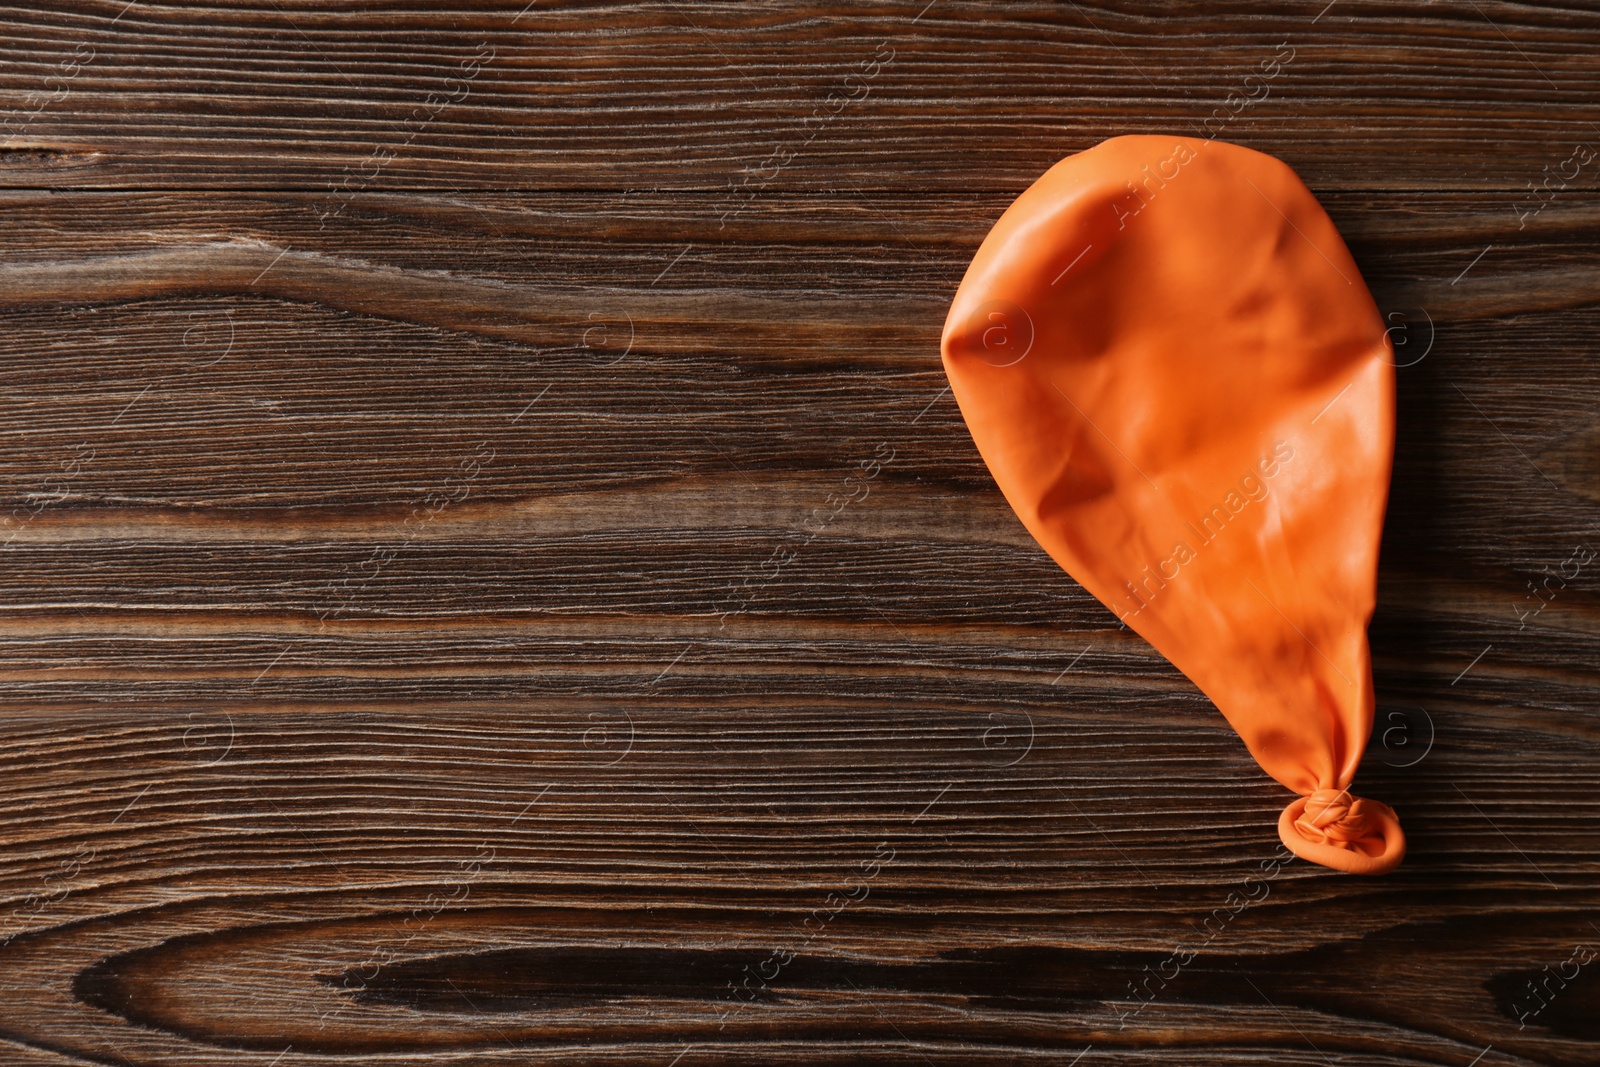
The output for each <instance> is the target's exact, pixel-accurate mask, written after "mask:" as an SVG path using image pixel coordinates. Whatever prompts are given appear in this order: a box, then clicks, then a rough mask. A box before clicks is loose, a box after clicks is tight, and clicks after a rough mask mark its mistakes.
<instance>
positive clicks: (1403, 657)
mask: <svg viewBox="0 0 1600 1067" xmlns="http://www.w3.org/2000/svg"><path fill="white" fill-rule="evenodd" d="M0 47H3V53H4V55H3V59H4V62H3V64H0V109H3V112H0V113H3V117H0V124H3V125H0V145H3V146H4V148H3V150H0V205H3V207H0V235H3V238H0V239H3V249H4V253H3V257H0V322H3V329H0V360H3V367H4V383H5V390H4V394H3V398H0V401H3V404H4V414H3V416H0V445H3V447H0V494H3V499H0V516H3V519H0V526H3V528H4V538H3V540H4V556H3V559H0V767H3V771H4V774H3V777H0V856H3V862H0V985H3V993H4V995H3V997H0V1063H3V1064H7V1065H9V1064H39V1065H62V1064H90V1063H96V1064H128V1065H138V1067H144V1065H155V1064H160V1065H198V1064H245V1065H260V1067H267V1065H273V1064H275V1065H279V1067H305V1065H313V1064H318V1065H320V1064H328V1063H341V1064H372V1065H376V1064H380V1063H381V1064H385V1065H399V1064H405V1065H410V1064H418V1065H420V1064H451V1065H502V1064H532V1063H539V1064H557V1063H559V1064H580V1063H585V1064H587V1063H595V1064H654V1065H659V1067H671V1065H674V1064H676V1065H678V1067H693V1065H700V1064H712V1063H749V1064H806V1065H810V1064H841V1065H842V1064H868V1063H872V1064H880V1063H881V1064H888V1063H896V1064H900V1063H904V1064H920V1063H926V1064H938V1065H946V1064H949V1065H957V1064H1019V1063H1022V1064H1052V1065H1061V1067H1067V1065H1070V1064H1082V1065H1084V1067H1094V1065H1097V1064H1152V1065H1154V1064H1162V1065H1196V1067H1200V1065H1204V1067H1218V1065H1222V1067H1228V1065H1243V1064H1257V1065H1264V1064H1273V1065H1277V1064H1291V1065H1302V1064H1303V1065H1316V1064H1328V1065H1334V1064H1337V1065H1341V1067H1346V1065H1348V1067H1354V1065H1377V1064H1386V1065H1387V1064H1394V1065H1399V1064H1406V1065H1420V1064H1430V1065H1458V1067H1467V1065H1469V1064H1481V1065H1483V1067H1506V1065H1513V1064H1525V1065H1526V1064H1600V959H1594V957H1595V954H1596V953H1597V952H1600V790H1597V787H1600V766H1597V763H1596V756H1597V754H1600V695H1597V689H1596V683H1597V681H1600V678H1597V674H1600V555H1597V550H1600V525H1597V523H1600V403H1597V402H1600V369H1597V367H1596V365H1595V361H1594V351H1595V349H1596V346H1597V344H1600V254H1597V238H1600V201H1597V199H1596V195H1595V194H1596V192H1597V191H1600V156H1597V153H1600V125H1597V124H1600V12H1597V11H1596V10H1595V9H1594V8H1593V5H1590V6H1589V7H1588V9H1587V10H1586V9H1585V8H1584V6H1583V5H1578V4H1572V3H1568V4H1559V3H1557V4H1547V5H1545V4H1541V5H1533V4H1515V3H1500V2H1494V0H1466V2H1454V0H1452V2H1444V3H1431V2H1429V3H1424V2H1420V0H1412V2H1406V3H1382V4H1377V3H1363V2H1354V0H1337V2H1336V3H1333V4H1326V0H1310V2H1307V3H1300V2H1298V0H1295V2H1287V3H1270V4H1258V3H1248V2H1235V3H1208V4H1205V5H1200V6H1182V7H1176V8H1173V9H1168V8H1167V7H1165V6H1163V5H1156V4H1117V5H1115V6H1105V5H1102V4H1097V3H1095V4H1091V3H1077V2H1071V0H1069V2H1066V3H1012V2H1006V3H993V2H991V3H977V2H967V0H934V2H933V3H927V2H926V0H914V2H910V3H871V4H868V3H862V4H851V5H837V6H822V5H814V4H783V5H747V4H736V3H714V2H705V0H660V2H652V3H648V4H636V5H622V4H610V3H574V2H565V0H563V2H555V0H535V2H533V3H531V4H527V5H526V6H524V0H513V2H504V3H502V2H489V0H486V2H483V3H478V4H468V3H458V4H456V5H455V6H454V7H450V8H446V7H444V6H442V5H440V4H439V3H438V2H437V0H384V2H381V3H380V2H377V0H341V2H329V0H317V2H311V0H239V2H233V0H229V2H226V3H222V4H212V5H200V4H187V3H173V2H166V0H134V2H132V3H128V2H127V0H48V2H46V0H38V2H31V3H25V4H18V3H4V4H0ZM1286 54H1288V55H1290V56H1291V58H1290V59H1289V60H1287V61H1285V60H1284V58H1283V57H1284V56H1285V55H1286ZM1274 59H1276V61H1277V64H1278V69H1277V70H1276V72H1275V73H1273V74H1270V75H1268V74H1266V73H1264V72H1265V71H1266V70H1267V66H1264V64H1269V63H1271V62H1272V61H1273V60H1274ZM1213 115H1220V116H1222V118H1216V119H1213V121H1212V123H1211V125H1210V127H1208V128H1206V129H1209V130H1210V132H1213V133H1216V134H1217V135H1218V136H1221V137H1223V138H1225V139H1227V140H1232V141H1237V142H1240V143H1243V144H1247V145H1250V146H1252V147H1255V148H1259V149H1262V150H1264V151H1267V152H1271V153H1274V154H1276V155H1278V156H1280V157H1281V158H1283V159H1284V160H1286V161H1287V162H1289V163H1290V164H1291V165H1292V166H1294V167H1295V168H1296V169H1297V170H1298V171H1299V172H1300V173H1301V175H1302V176H1303V177H1304V178H1305V179H1306V181H1307V182H1308V184H1309V185H1310V186H1311V187H1312V189H1313V190H1314V191H1315V192H1316V193H1317V195H1318V196H1319V197H1320V198H1321V199H1322V200H1323V202H1324V203H1325V204H1326V206H1327V208H1328V210H1329V212H1330V213H1331V214H1332V216H1333V218H1334V220H1335V222H1336V223H1337V224H1338V225H1339V227H1340V228H1341V230H1342V231H1343V232H1344V233H1345V235H1346V237H1347V239H1348V241H1349V243H1350V245H1351V248H1352V250H1353V251H1354V253H1355V256H1356V259H1357V261H1358V262H1359V263H1360V265H1361V268H1362V270H1363V271H1364V272H1365V274H1366V277H1367V280H1368V282H1369V284H1370V285H1371V287H1372V289H1373V292H1374V294H1375V295H1376V297H1377V299H1378V301H1379V303H1380V305H1381V307H1382V308H1383V309H1384V311H1385V313H1386V314H1388V315H1390V316H1391V320H1390V321H1391V322H1392V323H1394V325H1395V329H1396V333H1395V336H1396V340H1397V342H1398V343H1399V345H1400V352H1401V357H1402V362H1403V363H1405V364H1407V365H1406V366H1405V367H1404V368H1403V369H1402V370H1400V371H1399V382H1400V393H1401V408H1400V422H1399V426H1400V430H1399V443H1398V458H1397V466H1396V481H1395V491H1394V496H1393V502H1392V507H1391V512H1390V516H1389V522H1388V527H1387V530H1386V533H1385V540H1384V546H1383V568H1382V577H1381V581H1380V605H1379V609H1378V612H1377V616H1376V619H1375V621H1374V624H1373V629H1372V635H1373V643H1374V652H1375V659H1376V672H1377V685H1378V692H1379V699H1380V707H1379V722H1378V726H1377V729H1376V731H1375V734H1374V738H1373V745H1372V748H1371V749H1370V751H1369V752H1368V754H1367V757H1366V760H1365V763H1364V765H1363V770H1362V774H1361V777H1360V779H1358V782H1357V789H1358V791H1359V792H1361V793H1363V794H1365V795H1368V796H1372V797H1376V798H1380V799H1382V800H1385V801H1387V802H1390V803H1392V804H1393V805H1394V806H1395V807H1396V808H1397V809H1398V810H1399V812H1400V814H1401V817H1402V819H1403V820H1404V823H1405V826H1406V829H1407V831H1408V834H1409V836H1410V842H1411V852H1410V856H1409V858H1408V859H1407V861H1406V863H1405V865H1404V867H1403V868H1402V869H1401V870H1400V871H1399V872H1398V873H1396V874H1394V875H1391V876H1389V877H1387V878H1383V879H1357V878H1350V877H1344V876H1339V875H1336V874H1333V873H1331V872H1329V871H1326V870H1324V869H1322V868H1317V867H1313V866H1311V865H1308V864H1306V863H1304V862H1301V861H1291V862H1287V863H1283V864H1282V865H1281V867H1280V866H1279V864H1278V862H1277V861H1276V860H1275V857H1279V856H1280V855H1281V853H1280V851H1279V847H1278V842H1277V840H1276V835H1275V832H1274V823H1275V820H1276V817H1277V813H1278V811H1279V810H1280V808H1281V807H1282V806H1283V804H1284V803H1285V802H1286V801H1287V800H1288V796H1287V794H1286V793H1285V791H1284V790H1283V789H1282V788H1281V787H1279V786H1277V785H1276V784H1275V783H1273V782H1271V781H1270V780H1269V779H1267V778H1266V777H1265V775H1264V774H1262V772H1261V771H1260V770H1259V769H1258V768H1257V767H1256V765H1255V764H1254V763H1253V762H1252V761H1251V759H1250V758H1249V756H1248V755H1247V754H1246V752H1245V751H1244V748H1243V746H1242V745H1241V744H1240V742H1239V741H1238V739H1237V737H1236V736H1235V735H1234V734H1233V733H1232V732H1231V731H1230V730H1229V729H1228V727H1227V726H1226V724H1225V723H1224V721H1223V720H1222V718H1221V717H1220V716H1219V715H1218V714H1217V713H1216V711H1215V709H1214V708H1212V707H1211V705H1210V704H1209V702H1208V701H1206V700H1205V699H1204V698H1203V697H1201V696H1200V694H1199V693H1198V692H1197V691H1196V690H1195V688H1194V687H1193V686H1192V685H1191V684H1190V683H1189V682H1188V681H1187V680H1186V679H1184V678H1183V677H1182V676H1181V675H1179V674H1178V673H1177V672H1175V671H1174V670H1173V669H1172V668H1170V667H1169V666H1168V665H1167V664H1165V662H1164V661H1163V660H1162V659H1161V658H1160V657H1158V656H1157V655H1156V654H1155V653H1154V652H1153V651H1152V650H1151V649H1150V648H1149V647H1148V646H1146V645H1145V644H1144V643H1143V642H1142V641H1141V640H1139V639H1138V638H1136V637H1135V636H1133V635H1132V634H1130V633H1129V632H1128V631H1126V630H1122V629H1119V628H1118V626H1117V625H1116V624H1115V620H1114V619H1113V618H1112V616H1111V615H1110V613H1109V612H1107V611H1106V610H1104V609H1103V608H1101V607H1100V606H1098V605H1097V604H1096V603H1095V602H1094V601H1092V600H1091V598H1089V597H1088V596H1087V595H1086V594H1085V593H1084V592H1083V591H1082V590H1081V589H1080V588H1079V587H1078V586H1077V585H1076V584H1075V583H1073V582H1072V581H1071V580H1070V579H1068V578H1067V577H1066V576H1065V575H1064V574H1063V573H1061V572H1060V571H1059V570H1058V569H1057V568H1056V567H1055V565H1054V564H1052V563H1051V562H1050V561H1049V560H1048V559H1047V558H1046V557H1045V556H1044V554H1043V553H1042V552H1041V551H1040V550H1039V549H1038V548H1037V547H1036V546H1035V545H1034V544H1033V543H1032V542H1031V541H1030V539H1029V538H1028V537H1027V536H1026V534H1025V532H1024V531H1023V530H1022V528H1021V526H1020V525H1019V523H1018V522H1017V521H1016V520H1015V518H1014V517H1013V516H1012V515H1011V513H1010V512H1009V510H1008V509H1007V507H1006V505H1005V503H1004V501H1003V500H1002V499H1001V497H1000V496H999V494H998V492H997V491H996V490H995V488H994V486H993V484H992V482H991V481H990V479H989V477H988V475H987V473H986V471H985V469H984V467H983V465H982V463H981V461H980V460H979V458H978V456H977V453H976V452H975V450H974V448H973V446H972V443H971V441H970V439H969V437H968V435H967V433H966V430H965V428H964V426H963V424H962V422H961V419H960V415H959V413H958V411H957V410H956V407H955V405H954V403H953V401H952V400H951V398H950V396H949V394H948V393H947V392H946V390H945V388H944V378H943V375H942V372H941V370H940V366H939V360H938V339H939V332H940V327H941V324H942V322H943V317H944V312H945V309H946V307H947V306H948V302H949V300H950V298H951V295H952V294H953V292H954V290H955V286H956V284H957V283H958V281H959V280H960V277H961V274H962V271H963V270H964V268H965V266H966V263H967V261H968V260H969V258H970V257H971V255H972V253H973V251H974V250H975V249H976V248H977V246H978V244H979V242H980V241H981V240H982V238H983V236H984V234H985V233H986V232H987V230H988V227H989V225H990V224H991V223H992V222H993V220H994V219H995V218H996V217H997V216H998V214H999V213H1000V212H1001V211H1002V210H1003V209H1004V207H1005V206H1006V204H1008V203H1009V202H1010V200H1011V198H1013V197H1014V196H1015V195H1016V194H1017V193H1019V192H1020V191H1021V190H1022V189H1023V188H1025V187H1026V185H1027V184H1028V183H1029V182H1030V181H1032V180H1033V178H1035V177H1036V176H1037V175H1038V174H1039V173H1041V172H1042V171H1043V170H1044V169H1045V168H1046V167H1048V166H1049V165H1050V164H1051V163H1053V162H1055V161H1056V160H1057V159H1059V158H1060V157H1062V156H1065V155H1067V154H1069V153H1071V152H1075V151H1078V150H1081V149H1083V148H1086V147H1088V146H1089V145H1091V144H1093V143H1095V142H1097V141H1099V140H1101V139H1102V138H1104V137H1107V136H1111V135H1114V134H1119V133H1130V132H1176V133H1194V132H1196V131H1197V130H1200V131H1201V132H1204V129H1203V128H1202V125H1201V124H1202V123H1203V122H1205V120H1206V119H1207V118H1208V117H1210V116H1213ZM1580 149H1585V150H1587V152H1588V157H1587V158H1586V157H1585V155H1584V152H1582V151H1580ZM1590 960H1594V962H1589V961H1590Z"/></svg>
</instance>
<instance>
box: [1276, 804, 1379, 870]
mask: <svg viewBox="0 0 1600 1067" xmlns="http://www.w3.org/2000/svg"><path fill="white" fill-rule="evenodd" d="M1278 836H1279V837H1280V838H1282V839H1283V843H1284V844H1285V845H1286V846H1288V848H1289V850H1290V851H1291V852H1293V853H1294V854H1295V855H1297V856H1299V857H1300V858H1301V859H1308V860H1311V861H1312V862H1313V863H1320V864H1322V865H1323V866H1324V867H1332V868H1334V869H1335V870H1340V871H1346V872H1348V873H1351V874H1385V873H1387V872H1389V871H1392V870H1394V869H1395V867H1397V866H1399V864H1400V861H1401V859H1403V858H1404V857H1405V854H1406V838H1405V834H1404V833H1403V832H1402V831H1401V829H1400V820H1399V819H1398V818H1397V817H1396V816H1395V813H1394V809H1392V808H1390V807H1389V806H1388V805H1387V804H1380V803H1378V802H1377V801H1376V800H1366V799H1364V798H1362V797H1357V796H1352V795H1351V794H1350V792H1349V791H1348V790H1345V789H1318V790H1317V791H1316V792H1314V793H1312V794H1311V795H1310V796H1308V797H1300V798H1298V799H1297V800H1295V801H1294V802H1293V803H1291V804H1290V805H1289V806H1288V807H1287V808H1284V809H1283V815H1282V816H1280V817H1279V819H1278Z"/></svg>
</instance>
